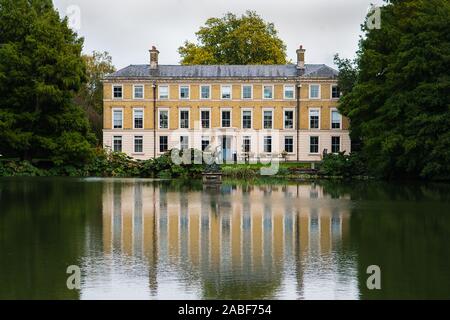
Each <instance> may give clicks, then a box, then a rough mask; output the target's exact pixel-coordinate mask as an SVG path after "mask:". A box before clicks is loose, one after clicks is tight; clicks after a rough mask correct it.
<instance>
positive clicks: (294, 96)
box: [283, 84, 296, 100]
mask: <svg viewBox="0 0 450 320" xmlns="http://www.w3.org/2000/svg"><path fill="white" fill-rule="evenodd" d="M286 87H292V89H293V90H292V92H293V94H294V95H293V96H292V98H288V97H286ZM283 98H284V100H295V98H296V93H295V84H285V85H284V86H283Z"/></svg>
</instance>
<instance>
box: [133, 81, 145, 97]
mask: <svg viewBox="0 0 450 320" xmlns="http://www.w3.org/2000/svg"><path fill="white" fill-rule="evenodd" d="M133 88H134V94H133V95H134V99H144V86H143V85H141V84H139V85H135V86H134V87H133Z"/></svg>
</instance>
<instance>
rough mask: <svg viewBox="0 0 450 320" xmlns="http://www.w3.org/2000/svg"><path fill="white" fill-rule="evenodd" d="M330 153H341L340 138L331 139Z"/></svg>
mask: <svg viewBox="0 0 450 320" xmlns="http://www.w3.org/2000/svg"><path fill="white" fill-rule="evenodd" d="M331 152H332V153H339V152H341V137H331Z"/></svg>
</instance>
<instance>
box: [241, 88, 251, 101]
mask: <svg viewBox="0 0 450 320" xmlns="http://www.w3.org/2000/svg"><path fill="white" fill-rule="evenodd" d="M244 87H250V89H251V96H250V98H244ZM241 99H242V100H253V85H252V84H243V85H242V86H241Z"/></svg>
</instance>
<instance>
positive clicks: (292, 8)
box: [53, 0, 383, 69]
mask: <svg viewBox="0 0 450 320" xmlns="http://www.w3.org/2000/svg"><path fill="white" fill-rule="evenodd" d="M53 2H54V4H55V6H56V8H57V9H58V11H59V12H60V13H61V15H66V12H67V9H68V8H69V7H70V6H74V5H75V6H78V7H79V8H80V13H81V14H80V16H81V28H80V30H79V34H80V35H81V36H83V37H85V48H84V51H85V52H86V53H89V52H92V51H93V50H97V51H108V52H109V53H110V54H111V55H112V57H113V63H114V65H115V66H116V67H117V68H118V69H120V68H123V67H126V66H128V65H130V64H147V63H148V60H149V54H148V50H149V48H150V47H151V46H152V45H155V46H156V47H157V48H158V49H159V51H160V52H161V54H160V63H161V64H178V63H179V61H180V57H179V55H178V51H177V49H178V48H179V47H180V46H181V45H182V44H183V43H184V41H185V40H195V32H196V31H198V29H199V28H200V26H202V25H204V23H205V21H206V20H207V19H208V18H210V17H222V16H223V15H224V14H225V13H226V12H228V11H230V12H233V13H236V14H239V15H240V14H242V13H244V12H245V11H246V10H254V11H256V12H257V13H259V14H260V15H261V16H262V17H263V19H265V20H266V21H268V22H273V23H275V27H276V28H277V30H278V32H279V37H280V38H281V39H283V41H284V42H285V43H286V44H287V50H288V51H287V53H288V57H289V58H290V59H292V61H294V62H295V59H296V55H295V50H296V49H297V47H298V46H299V45H300V44H303V46H304V47H305V48H306V50H307V53H306V63H325V64H328V65H330V66H333V56H334V54H336V53H339V54H340V55H341V56H342V57H346V58H352V57H354V55H355V52H356V50H357V47H358V39H359V36H360V34H361V31H360V29H361V28H360V25H361V24H362V23H363V21H364V17H365V16H366V13H367V10H368V8H369V6H370V4H371V3H374V4H382V3H383V1H382V0H54V1H53Z"/></svg>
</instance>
